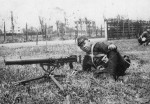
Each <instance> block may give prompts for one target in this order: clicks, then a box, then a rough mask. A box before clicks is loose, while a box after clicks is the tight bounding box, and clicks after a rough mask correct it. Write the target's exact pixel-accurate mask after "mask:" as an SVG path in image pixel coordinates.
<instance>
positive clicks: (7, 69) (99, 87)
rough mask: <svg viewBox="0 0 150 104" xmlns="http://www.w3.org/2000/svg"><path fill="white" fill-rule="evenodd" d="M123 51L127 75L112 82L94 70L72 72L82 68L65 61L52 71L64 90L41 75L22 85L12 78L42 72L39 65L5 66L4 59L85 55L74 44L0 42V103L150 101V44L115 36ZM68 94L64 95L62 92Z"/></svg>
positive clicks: (139, 103) (129, 103)
mask: <svg viewBox="0 0 150 104" xmlns="http://www.w3.org/2000/svg"><path fill="white" fill-rule="evenodd" d="M111 42H113V43H114V44H116V45H117V47H118V50H119V51H120V53H121V54H122V55H128V56H129V57H130V59H131V66H130V68H129V69H128V70H127V71H126V73H127V74H126V75H125V76H124V77H121V78H120V81H118V82H115V81H114V80H113V79H112V77H111V76H109V75H102V76H100V77H99V78H94V77H93V73H86V72H85V73H80V74H73V72H74V70H81V64H78V63H74V69H71V70H70V69H69V65H67V64H66V65H64V66H62V67H60V68H59V69H56V70H55V71H54V73H56V74H64V75H65V76H66V77H65V78H57V80H58V81H59V83H60V84H61V85H62V86H63V88H64V90H65V92H61V91H60V89H59V88H58V87H57V86H56V85H55V83H54V82H53V81H51V80H50V79H41V80H38V81H34V82H31V83H29V84H27V85H25V86H15V85H14V82H17V81H21V80H24V79H30V78H34V77H37V76H40V75H43V74H44V71H43V70H42V69H41V67H40V66H39V65H35V64H34V65H12V66H5V64H4V58H5V59H7V58H8V59H19V58H22V59H23V58H31V57H32V58H35V57H36V58H50V57H51V58H56V57H57V58H58V57H66V56H68V55H73V54H75V55H79V54H81V55H84V54H85V53H83V52H82V51H81V50H80V49H78V48H77V46H76V44H63V45H62V44H57V45H56V44H48V46H45V45H42V46H37V45H36V46H28V47H6V46H0V104H13V103H14V104H150V69H149V68H150V61H149V60H150V57H149V54H150V51H149V50H150V46H139V44H138V42H137V40H136V39H128V40H114V41H111ZM65 95H67V96H65Z"/></svg>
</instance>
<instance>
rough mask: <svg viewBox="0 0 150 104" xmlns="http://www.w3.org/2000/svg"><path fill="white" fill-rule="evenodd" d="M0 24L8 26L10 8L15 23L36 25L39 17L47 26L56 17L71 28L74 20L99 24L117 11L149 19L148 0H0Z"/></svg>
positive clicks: (130, 16) (38, 23)
mask: <svg viewBox="0 0 150 104" xmlns="http://www.w3.org/2000/svg"><path fill="white" fill-rule="evenodd" d="M0 4H1V9H0V22H1V24H0V27H3V21H5V22H6V25H7V27H8V28H9V26H10V23H11V20H10V16H11V13H10V12H11V11H13V17H14V24H15V25H18V26H20V27H21V28H22V27H25V25H26V23H27V24H28V26H33V27H39V26H40V22H39V16H40V17H42V18H43V19H44V21H45V22H46V24H47V25H49V26H50V25H53V26H55V23H56V20H60V21H62V22H64V17H66V18H67V19H68V25H69V26H71V27H74V21H75V20H77V19H78V18H85V17H87V18H88V19H90V20H93V21H95V22H96V25H97V26H98V27H100V26H101V25H103V24H104V17H105V18H114V17H116V16H117V15H118V14H119V15H121V16H124V17H125V18H129V19H134V20H137V19H138V20H139V19H143V20H150V9H149V8H150V0H0Z"/></svg>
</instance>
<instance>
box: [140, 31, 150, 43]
mask: <svg viewBox="0 0 150 104" xmlns="http://www.w3.org/2000/svg"><path fill="white" fill-rule="evenodd" d="M138 42H139V44H140V45H142V44H144V45H148V44H149V43H150V29H147V30H146V31H144V32H143V33H142V34H141V36H140V37H139V38H138Z"/></svg>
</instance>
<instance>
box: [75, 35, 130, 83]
mask: <svg viewBox="0 0 150 104" xmlns="http://www.w3.org/2000/svg"><path fill="white" fill-rule="evenodd" d="M77 42H78V46H79V47H80V49H81V50H83V51H84V52H86V56H85V57H84V60H83V70H84V71H91V68H92V67H93V68H95V69H96V70H95V71H94V76H99V75H100V74H102V73H108V74H110V75H112V76H113V78H114V79H115V81H116V80H117V79H118V78H119V76H123V75H124V74H125V71H126V69H127V68H129V66H130V59H129V57H128V56H125V57H122V56H121V55H120V53H119V52H118V51H117V46H116V45H114V44H108V43H104V42H97V43H95V44H92V43H91V42H90V40H88V39H87V38H86V37H83V36H82V37H79V38H78V39H77ZM107 58H108V60H107ZM102 67H103V69H102V70H99V69H100V68H102Z"/></svg>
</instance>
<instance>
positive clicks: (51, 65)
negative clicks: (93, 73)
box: [4, 55, 81, 91]
mask: <svg viewBox="0 0 150 104" xmlns="http://www.w3.org/2000/svg"><path fill="white" fill-rule="evenodd" d="M4 62H5V65H26V64H40V66H41V68H42V69H43V70H44V71H45V74H44V75H42V76H39V77H36V78H32V79H28V80H22V81H18V82H15V83H14V84H15V85H24V86H25V85H26V84H27V83H29V82H31V81H35V80H39V79H42V78H50V79H52V80H53V82H54V83H55V84H56V85H57V86H58V87H59V88H60V90H61V91H64V88H63V87H62V85H61V84H60V83H59V82H58V81H57V80H56V79H55V77H65V75H54V73H53V71H54V70H55V69H56V68H57V69H58V68H59V67H60V66H63V65H64V64H65V63H69V67H70V69H73V62H79V63H81V56H77V55H71V56H69V57H65V58H58V59H53V58H48V59H16V60H5V61H4ZM45 66H46V67H47V69H46V68H45Z"/></svg>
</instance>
